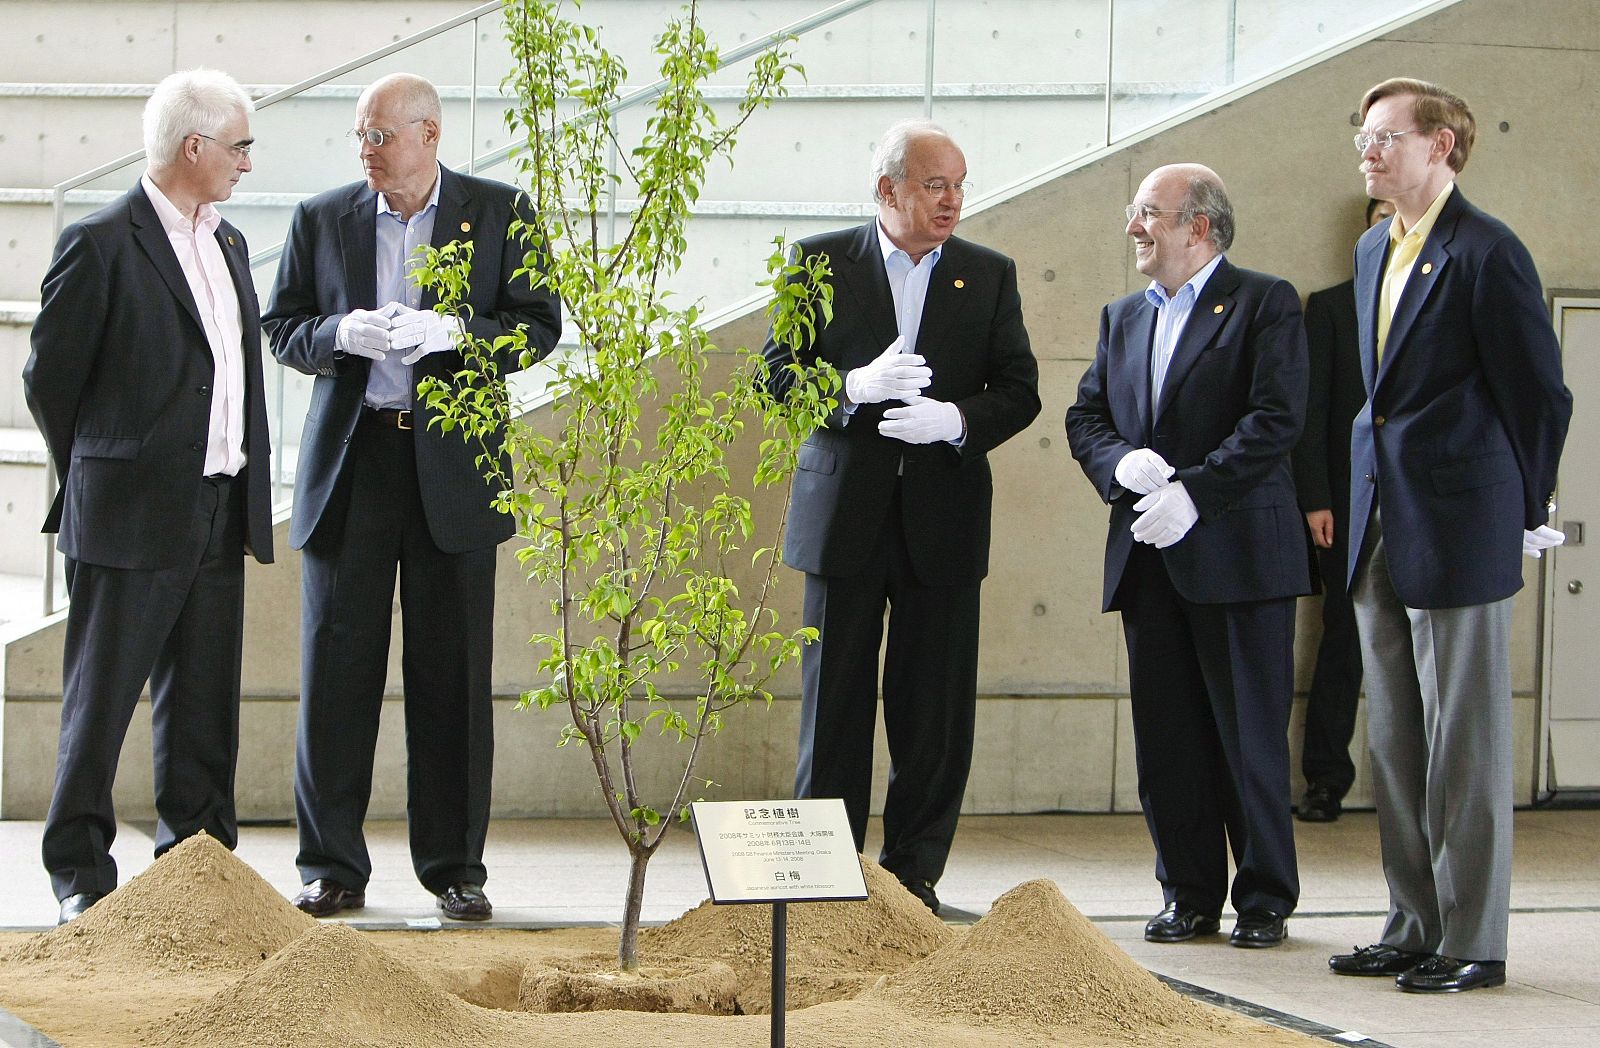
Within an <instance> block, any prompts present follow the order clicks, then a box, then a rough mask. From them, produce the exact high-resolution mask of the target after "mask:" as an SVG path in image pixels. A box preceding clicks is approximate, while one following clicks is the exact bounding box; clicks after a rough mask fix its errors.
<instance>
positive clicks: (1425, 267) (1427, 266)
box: [1422, 262, 1433, 276]
mask: <svg viewBox="0 0 1600 1048" xmlns="http://www.w3.org/2000/svg"><path fill="white" fill-rule="evenodd" d="M1432 272H1433V263H1432V262H1424V263H1422V275H1423V276H1427V275H1428V274H1429V273H1432Z"/></svg>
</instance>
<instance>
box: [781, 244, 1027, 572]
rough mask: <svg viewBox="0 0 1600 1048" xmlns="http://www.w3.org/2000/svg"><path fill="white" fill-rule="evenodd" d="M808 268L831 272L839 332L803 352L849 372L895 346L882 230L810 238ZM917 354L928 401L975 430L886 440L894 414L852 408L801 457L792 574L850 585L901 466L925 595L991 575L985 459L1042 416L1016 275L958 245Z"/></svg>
mask: <svg viewBox="0 0 1600 1048" xmlns="http://www.w3.org/2000/svg"><path fill="white" fill-rule="evenodd" d="M798 248H799V251H800V252H801V254H802V255H804V256H806V257H811V256H815V255H819V254H826V255H827V256H828V258H829V261H830V265H831V266H832V269H833V278H832V283H833V288H834V301H833V311H834V312H833V321H832V322H831V323H829V324H828V325H827V326H826V327H823V328H822V329H820V330H819V331H818V332H817V334H816V337H815V339H814V340H813V341H812V342H811V344H810V345H809V346H808V347H807V348H806V349H805V351H804V354H805V356H806V359H807V360H808V361H810V360H814V359H816V358H819V357H820V358H821V359H824V360H826V361H828V362H829V363H830V364H832V365H833V366H834V367H835V368H837V369H838V371H839V374H840V376H841V377H842V376H843V375H844V374H845V372H847V371H849V370H850V369H852V368H857V367H860V366H862V365H863V364H866V363H868V362H869V361H871V360H872V359H873V358H874V357H876V356H878V355H879V354H880V353H882V352H883V350H884V348H885V347H886V346H888V345H889V343H891V342H893V341H894V340H895V337H896V335H897V333H898V332H897V327H896V324H895V316H894V298H893V295H892V293H891V292H890V290H889V278H888V276H887V274H886V273H885V272H884V267H883V254H882V251H881V249H880V248H879V245H878V235H877V230H876V219H874V220H873V221H872V222H868V223H867V224H866V225H864V226H860V227H858V228H856V229H845V230H839V231H836V232H832V233H825V234H822V235H820V236H816V237H812V238H809V239H807V240H803V241H801V242H800V243H799V245H798ZM917 352H918V353H919V354H920V355H922V356H923V357H924V358H926V359H927V362H928V366H929V367H930V368H931V369H932V370H933V381H932V384H931V385H930V386H929V387H928V388H927V389H925V390H924V391H923V395H924V396H928V397H932V398H933V399H935V400H943V401H949V402H953V403H955V404H956V406H957V407H959V408H960V409H961V413H962V415H963V416H964V417H965V419H966V425H967V435H966V440H965V441H964V442H963V443H962V445H961V447H960V448H957V447H955V446H953V445H951V444H948V443H942V442H941V443H937V444H908V443H906V442H904V441H900V440H894V439H891V438H889V437H885V436H883V435H881V434H880V433H879V432H878V423H879V422H880V421H882V419H883V412H884V410H885V409H886V408H889V407H894V406H897V405H898V404H899V402H898V401H893V402H889V403H886V404H867V405H863V406H861V407H860V408H859V409H857V411H856V412H855V413H854V415H852V416H848V417H847V416H846V415H845V414H844V412H843V410H840V411H838V412H836V413H835V415H834V417H833V418H832V419H830V420H829V422H828V424H827V425H826V426H824V427H822V428H821V429H819V430H817V431H816V432H815V433H813V434H812V435H811V436H810V437H809V438H808V439H807V440H806V443H805V444H804V446H803V447H802V448H801V449H800V463H799V469H798V470H797V471H796V472H795V477H794V495H793V504H792V506H791V508H790V511H789V521H788V531H787V534H786V535H785V538H784V547H783V558H784V563H786V564H788V565H790V566H791V567H795V568H799V569H800V570H801V571H805V572H808V573H810V574H814V575H835V576H841V575H853V574H855V573H857V572H859V571H861V570H862V569H863V568H864V567H865V566H866V562H867V558H868V556H869V555H870V554H871V553H872V549H873V544H874V542H875V541H876V539H877V536H878V535H879V533H880V528H882V527H883V525H884V521H885V517H886V515H887V514H888V511H889V505H890V502H891V500H892V498H893V495H894V491H895V486H896V484H895V482H896V474H897V471H899V470H901V463H902V462H903V463H904V469H903V475H901V476H900V477H899V480H900V494H901V503H902V508H903V517H904V521H905V541H906V547H907V549H908V550H909V553H910V556H911V561H912V565H913V567H914V568H915V570H916V573H917V577H918V579H919V580H921V581H922V582H923V583H924V584H925V585H952V584H955V583H960V582H971V581H976V580H978V579H981V578H983V577H984V576H985V575H987V574H988V572H989V527H990V521H989V512H990V505H991V503H992V502H993V484H992V479H991V474H990V470H989V460H988V453H989V452H990V451H992V450H993V449H994V448H996V447H998V446H999V445H1000V444H1002V443H1003V442H1005V441H1006V440H1008V439H1009V438H1011V437H1012V436H1014V435H1015V434H1017V433H1018V432H1020V431H1022V430H1023V429H1025V428H1026V427H1027V425H1028V423H1030V422H1032V421H1033V420H1034V418H1036V417H1037V416H1038V414H1039V367H1038V363H1037V362H1036V361H1035V360H1034V357H1033V352H1032V351H1031V350H1030V349H1029V347H1028V332H1027V330H1026V329H1025V328H1024V327H1023V323H1022V299H1021V297H1020V296H1019V295H1018V293H1017V268H1016V264H1015V263H1013V262H1012V261H1011V260H1010V259H1009V258H1006V257H1005V256H1004V255H1001V254H999V253H998V252H995V251H991V250H989V249H988V248H984V247H979V246H978V245H976V244H972V243H969V242H968V241H965V240H961V239H960V238H957V237H951V238H950V239H949V240H947V241H945V244H944V249H943V251H942V252H941V254H940V257H939V262H938V264H937V265H936V266H935V267H934V270H933V274H932V276H931V277H930V279H929V284H928V297H927V300H926V302H925V303H924V305H923V310H922V326H921V327H920V328H919V329H918V333H917ZM765 356H766V360H767V365H768V368H769V372H768V374H769V376H770V384H771V388H772V391H773V392H774V394H775V395H780V396H781V395H782V393H783V391H784V390H785V389H786V388H787V387H788V385H789V383H790V381H791V380H792V375H790V374H788V373H787V372H785V371H784V370H783V365H784V364H785V363H787V362H789V361H790V359H791V358H790V356H789V351H788V350H787V349H786V348H784V347H781V346H778V345H776V344H774V343H773V342H772V341H771V339H770V338H769V339H768V342H767V346H766V351H765Z"/></svg>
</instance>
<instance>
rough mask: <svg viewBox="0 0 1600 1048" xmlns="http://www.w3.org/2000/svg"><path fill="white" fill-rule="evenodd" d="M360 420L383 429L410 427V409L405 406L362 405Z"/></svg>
mask: <svg viewBox="0 0 1600 1048" xmlns="http://www.w3.org/2000/svg"><path fill="white" fill-rule="evenodd" d="M361 421H362V422H365V423H368V424H370V425H374V426H382V427H383V428H384V429H410V428H411V411H410V410H409V409H407V408H369V407H363V408H362V409H361Z"/></svg>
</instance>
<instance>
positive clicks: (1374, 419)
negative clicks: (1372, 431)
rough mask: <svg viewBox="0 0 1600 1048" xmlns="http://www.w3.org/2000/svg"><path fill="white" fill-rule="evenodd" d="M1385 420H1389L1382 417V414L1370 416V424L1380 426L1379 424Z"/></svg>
mask: <svg viewBox="0 0 1600 1048" xmlns="http://www.w3.org/2000/svg"><path fill="white" fill-rule="evenodd" d="M1387 421H1389V420H1388V419H1386V418H1384V417H1383V416H1382V415H1374V416H1373V417H1372V424H1373V425H1374V426H1381V425H1383V424H1384V423H1385V422H1387Z"/></svg>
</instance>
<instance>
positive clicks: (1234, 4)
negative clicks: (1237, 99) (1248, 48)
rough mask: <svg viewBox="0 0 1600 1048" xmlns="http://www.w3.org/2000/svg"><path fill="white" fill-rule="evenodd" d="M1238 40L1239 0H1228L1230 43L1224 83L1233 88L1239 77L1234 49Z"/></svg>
mask: <svg viewBox="0 0 1600 1048" xmlns="http://www.w3.org/2000/svg"><path fill="white" fill-rule="evenodd" d="M1238 39H1239V0H1228V41H1227V45H1226V49H1225V52H1224V53H1225V55H1226V62H1227V79H1225V80H1224V81H1223V83H1225V84H1227V85H1228V86H1229V87H1232V86H1233V82H1234V80H1235V79H1236V78H1237V77H1238V75H1239V72H1238V69H1237V68H1236V65H1235V62H1236V56H1235V54H1234V49H1235V47H1236V45H1237V41H1238Z"/></svg>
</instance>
